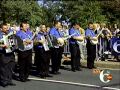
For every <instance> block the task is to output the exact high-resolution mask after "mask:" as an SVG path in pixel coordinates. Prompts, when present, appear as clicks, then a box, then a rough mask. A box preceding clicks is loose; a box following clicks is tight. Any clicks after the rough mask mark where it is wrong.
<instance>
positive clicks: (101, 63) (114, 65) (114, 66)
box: [61, 59, 120, 70]
mask: <svg viewBox="0 0 120 90" xmlns="http://www.w3.org/2000/svg"><path fill="white" fill-rule="evenodd" d="M66 65H70V59H69V60H63V59H62V65H61V66H66ZM81 65H82V66H85V67H86V66H87V60H81ZM95 66H96V67H99V68H111V69H118V70H120V62H113V61H112V62H111V61H95Z"/></svg>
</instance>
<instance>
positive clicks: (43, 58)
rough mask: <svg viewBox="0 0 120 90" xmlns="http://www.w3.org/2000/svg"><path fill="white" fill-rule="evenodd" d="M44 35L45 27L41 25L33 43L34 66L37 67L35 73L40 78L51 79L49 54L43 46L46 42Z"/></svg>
mask: <svg viewBox="0 0 120 90" xmlns="http://www.w3.org/2000/svg"><path fill="white" fill-rule="evenodd" d="M46 34H47V32H46V26H45V25H41V26H40V29H39V33H38V34H37V35H36V38H35V41H34V43H35V46H34V51H35V64H36V66H37V72H38V74H39V75H40V77H41V78H45V77H52V76H51V75H49V62H50V52H49V49H48V50H45V48H44V46H43V44H45V43H46V45H47V41H46V39H45V36H46ZM42 37H44V39H42Z"/></svg>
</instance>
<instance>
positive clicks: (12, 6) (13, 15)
mask: <svg viewBox="0 0 120 90" xmlns="http://www.w3.org/2000/svg"><path fill="white" fill-rule="evenodd" d="M0 5H1V7H0V11H2V13H1V14H0V16H1V20H3V22H11V23H14V22H17V23H20V22H21V21H24V20H27V21H28V22H29V23H30V24H31V25H32V26H35V25H36V24H38V23H40V22H41V20H42V19H41V18H42V16H43V15H42V9H41V7H40V6H39V5H38V3H37V1H34V0H28V1H27V0H16V1H14V0H6V1H1V2H0Z"/></svg>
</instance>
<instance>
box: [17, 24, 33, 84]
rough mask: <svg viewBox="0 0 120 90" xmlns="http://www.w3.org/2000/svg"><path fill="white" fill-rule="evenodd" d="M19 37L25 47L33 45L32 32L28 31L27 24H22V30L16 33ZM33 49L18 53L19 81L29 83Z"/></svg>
mask: <svg viewBox="0 0 120 90" xmlns="http://www.w3.org/2000/svg"><path fill="white" fill-rule="evenodd" d="M16 35H17V36H18V37H20V38H21V39H22V40H23V44H24V45H25V46H27V45H31V44H33V43H32V40H30V38H31V37H32V32H31V31H30V30H29V29H28V26H27V22H22V23H21V24H20V30H19V31H18V32H17V33H16ZM32 48H33V47H31V48H30V49H29V50H27V49H25V50H20V49H19V51H18V64H19V79H20V81H22V82H26V81H29V79H28V77H29V73H30V67H31V66H32Z"/></svg>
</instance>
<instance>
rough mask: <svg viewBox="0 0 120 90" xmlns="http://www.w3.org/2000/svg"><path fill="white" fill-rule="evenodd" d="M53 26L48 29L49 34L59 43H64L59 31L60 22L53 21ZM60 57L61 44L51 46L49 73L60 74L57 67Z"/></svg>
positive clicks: (58, 66)
mask: <svg viewBox="0 0 120 90" xmlns="http://www.w3.org/2000/svg"><path fill="white" fill-rule="evenodd" d="M54 24H55V26H54V27H52V28H51V29H50V31H49V34H50V35H52V36H54V37H55V38H56V39H57V42H58V43H59V44H64V40H63V39H62V36H61V34H60V32H59V28H60V27H61V22H59V21H55V23H54ZM61 59H62V49H61V46H59V45H55V46H53V47H52V48H51V63H52V71H51V74H60V72H59V69H60V65H61Z"/></svg>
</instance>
